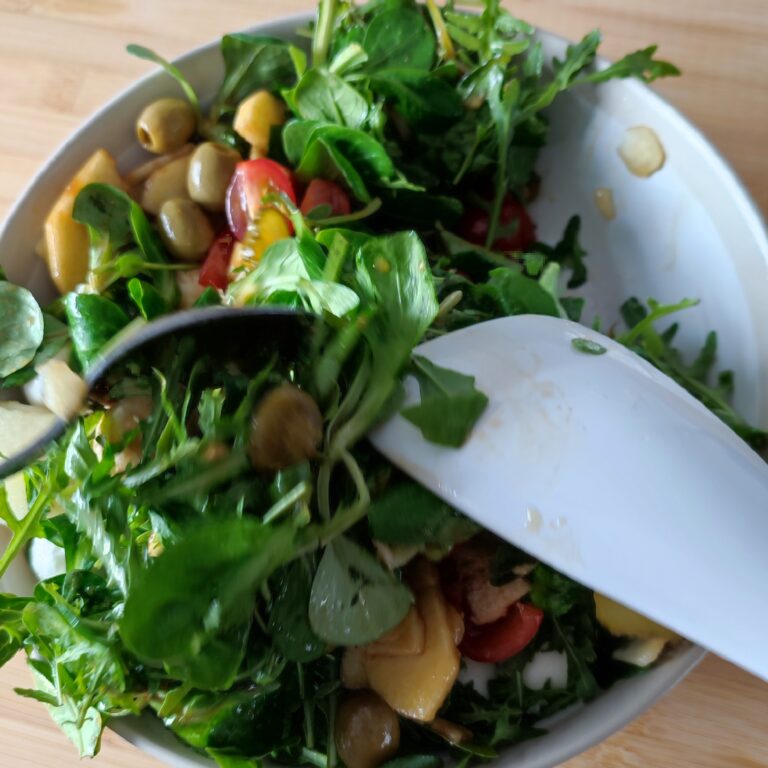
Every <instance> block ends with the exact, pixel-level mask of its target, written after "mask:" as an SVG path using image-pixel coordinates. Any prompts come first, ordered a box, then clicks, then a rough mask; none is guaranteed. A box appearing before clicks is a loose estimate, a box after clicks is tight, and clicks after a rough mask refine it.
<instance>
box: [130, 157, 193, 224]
mask: <svg viewBox="0 0 768 768" xmlns="http://www.w3.org/2000/svg"><path fill="white" fill-rule="evenodd" d="M189 159H190V155H185V156H184V157H179V158H177V159H176V160H171V162H170V163H167V164H166V165H164V166H162V167H161V168H158V169H157V170H156V171H154V172H153V173H152V174H151V175H150V176H149V178H148V179H147V180H146V181H145V182H144V185H143V186H142V188H141V200H140V202H141V207H142V208H143V209H144V210H145V211H146V212H147V213H151V214H152V215H153V216H157V214H158V213H160V208H162V206H163V203H165V202H166V201H168V200H173V199H174V198H183V197H188V194H187V172H188V170H189Z"/></svg>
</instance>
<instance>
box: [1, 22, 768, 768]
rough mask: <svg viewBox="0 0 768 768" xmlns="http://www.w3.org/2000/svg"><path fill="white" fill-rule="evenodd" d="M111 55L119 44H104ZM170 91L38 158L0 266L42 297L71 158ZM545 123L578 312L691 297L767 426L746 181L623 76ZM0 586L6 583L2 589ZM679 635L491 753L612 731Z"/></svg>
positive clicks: (681, 669) (275, 25)
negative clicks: (571, 226) (574, 258)
mask: <svg viewBox="0 0 768 768" xmlns="http://www.w3.org/2000/svg"><path fill="white" fill-rule="evenodd" d="M308 19H309V17H308V16H306V15H305V16H298V17H293V18H288V19H282V20H279V21H275V22H271V23H269V24H264V25H260V26H259V27H256V28H254V29H253V30H251V31H253V32H257V33H260V34H270V35H275V36H277V37H282V38H291V39H292V38H294V30H295V29H296V28H297V27H299V26H300V25H302V24H305V23H306V22H307V21H308ZM541 39H542V41H543V43H544V49H545V52H546V54H547V55H548V56H561V55H562V53H563V51H564V48H565V45H566V43H565V41H563V40H562V39H560V38H557V37H554V36H552V35H549V34H547V33H543V32H542V33H541ZM114 55H115V56H120V55H123V54H122V52H121V51H115V53H114ZM178 63H179V65H180V67H181V69H182V70H183V71H184V73H185V74H186V75H187V77H188V78H189V80H190V81H191V82H192V84H193V85H194V86H195V88H196V90H197V91H198V93H199V94H202V95H203V97H206V96H211V95H212V94H213V93H214V92H215V89H216V87H217V85H218V83H219V81H220V78H221V75H222V63H221V60H220V57H219V53H218V45H217V43H212V44H210V45H208V46H205V47H203V48H200V49H198V50H196V51H193V52H192V53H190V54H188V55H186V56H185V57H183V58H182V59H180V60H179V62H178ZM172 92H175V86H174V85H173V84H172V83H171V81H170V80H169V79H168V77H167V76H166V75H164V74H162V73H157V74H153V75H151V76H149V77H147V78H145V79H144V80H142V81H141V82H139V83H138V84H136V85H135V86H133V87H132V88H130V89H129V90H128V91H126V92H125V93H124V94H122V95H121V96H119V97H117V98H116V99H115V100H114V101H112V102H111V103H110V104H108V105H107V106H106V107H105V108H104V109H102V110H101V111H100V112H99V113H98V114H97V115H95V116H94V117H93V118H92V119H91V120H89V121H88V123H86V124H85V125H84V126H83V127H82V128H81V129H80V131H78V132H77V133H76V134H75V135H74V136H73V137H72V138H71V139H70V140H69V141H68V142H67V143H66V144H65V145H64V146H63V147H62V148H61V149H60V150H59V151H58V152H57V153H56V155H54V157H53V158H52V159H51V160H50V162H49V163H48V164H47V165H46V166H45V168H43V170H42V171H41V172H40V174H39V175H38V176H37V178H35V180H34V181H33V182H32V184H31V185H30V186H29V188H28V189H27V191H26V192H25V193H24V194H23V195H22V197H21V198H20V199H19V201H18V203H17V205H16V206H15V207H14V209H13V211H12V212H11V214H10V216H9V218H8V220H7V221H6V224H5V227H4V229H3V230H2V233H1V234H0V254H2V264H3V266H4V267H5V269H6V270H7V273H8V276H9V278H10V279H11V280H13V281H16V282H19V283H22V284H24V285H27V286H28V287H30V288H31V289H32V290H33V291H34V292H35V293H36V295H37V296H38V297H39V298H41V299H49V298H52V296H53V295H54V293H53V288H52V286H51V283H50V281H49V279H48V276H47V272H46V268H45V267H44V266H43V264H42V262H41V261H40V260H39V259H38V258H37V257H36V256H35V255H34V253H33V251H34V246H35V244H36V243H37V241H38V239H39V237H40V232H41V226H42V220H43V215H44V213H45V211H47V210H48V209H49V208H50V206H51V205H52V204H53V202H54V200H55V199H56V197H57V195H58V193H59V191H60V190H61V189H62V188H63V187H64V186H65V185H66V183H67V182H68V181H69V179H70V177H71V176H72V175H73V174H74V172H75V171H76V170H77V169H78V167H79V166H80V165H81V164H82V163H83V162H84V161H85V160H86V158H87V157H88V156H89V155H90V154H91V152H92V151H93V150H94V149H96V148H97V147H105V148H106V149H108V150H109V151H110V152H111V153H112V154H113V155H114V156H115V157H116V158H117V160H118V162H119V164H120V165H121V167H122V168H123V169H128V168H131V167H133V166H135V165H136V164H137V163H138V162H139V161H140V160H141V159H142V158H143V152H142V151H141V150H140V148H139V146H138V144H137V143H136V140H135V137H134V120H135V118H136V116H137V115H138V113H139V112H140V111H141V109H142V108H143V106H144V105H146V104H147V103H148V102H149V101H151V100H152V99H154V98H157V97H159V96H163V95H167V94H168V93H172ZM550 115H551V123H552V132H551V140H550V143H549V146H548V147H547V148H546V150H545V151H544V153H543V155H542V157H541V160H540V162H539V166H538V169H539V171H540V173H541V175H542V177H543V185H542V194H541V196H540V198H539V200H538V201H537V202H536V204H535V205H534V206H533V211H532V212H533V215H534V217H535V219H536V221H537V222H538V224H539V234H540V236H541V238H542V239H543V240H545V241H554V240H556V239H557V238H558V237H559V235H560V234H561V232H562V230H563V227H564V225H565V222H566V221H567V219H568V217H569V216H571V215H572V214H574V213H578V214H579V215H580V216H581V217H582V242H583V244H584V245H585V247H586V249H587V250H588V252H589V254H590V255H589V259H588V264H589V268H590V275H591V278H590V281H589V282H588V283H587V286H586V290H585V291H584V295H586V296H587V297H588V300H589V301H588V305H587V308H586V312H585V317H586V318H591V317H592V316H593V315H594V313H598V314H599V315H600V316H601V317H602V318H603V320H604V322H605V323H606V325H610V323H611V322H613V321H614V320H617V319H618V307H619V305H620V303H621V302H622V301H623V300H624V299H625V298H627V297H629V296H631V295H637V296H638V297H640V298H641V299H646V298H648V297H654V298H657V299H659V300H662V301H671V300H676V299H680V298H682V297H698V298H701V299H702V303H701V305H700V306H699V307H697V308H695V309H693V310H689V311H688V312H686V314H685V317H684V318H682V320H683V323H682V333H681V334H680V339H679V341H680V345H681V347H682V348H683V350H684V351H686V352H688V353H690V354H693V353H695V352H696V351H697V345H698V344H700V343H701V341H702V340H703V337H704V334H705V333H706V332H707V331H709V330H710V329H712V328H714V329H716V330H717V331H718V333H719V336H720V341H721V350H720V355H719V364H720V366H721V367H727V368H732V369H733V370H734V371H736V373H737V393H736V405H737V407H738V408H739V409H740V411H741V412H742V413H744V415H745V416H747V417H748V418H750V419H752V420H753V421H756V422H758V423H760V424H763V425H768V387H766V383H768V302H766V301H765V295H766V290H768V239H767V238H766V232H765V228H764V226H763V224H762V222H761V219H760V216H759V214H758V212H757V209H756V208H755V206H754V204H753V203H752V201H751V200H750V198H749V196H748V195H747V193H746V192H745V190H744V188H743V187H742V186H741V184H740V183H739V181H738V179H737V178H736V177H735V176H734V174H733V172H732V171H731V170H730V169H729V168H728V166H727V165H726V163H725V162H724V161H723V160H722V158H720V156H719V155H718V154H717V152H716V151H715V150H714V149H713V148H712V147H711V145H709V144H708V143H707V141H706V140H705V139H704V138H703V136H702V135H701V134H700V133H699V132H698V131H697V130H696V129H695V128H693V127H692V126H691V125H690V124H689V123H688V122H686V120H685V119H684V118H683V117H682V116H680V115H679V114H678V113H677V112H676V111H675V110H674V109H672V108H671V107H670V106H669V105H668V104H666V103H665V102H664V101H663V100H662V99H660V98H659V97H658V96H656V95H655V94H654V93H653V92H652V91H650V90H649V89H648V88H646V87H645V86H643V85H642V84H639V83H637V82H634V81H620V82H611V83H609V84H607V85H603V86H600V87H599V88H592V87H582V88H580V89H578V90H577V91H574V92H573V93H569V94H567V95H565V96H563V97H561V99H560V100H559V101H558V102H557V104H556V106H555V108H554V109H553V110H552V111H551V113H550ZM635 125H647V126H650V127H652V128H653V129H654V130H655V131H656V133H657V134H658V136H659V137H660V139H661V141H662V143H663V145H664V147H665V148H666V151H667V156H668V160H667V163H666V165H665V167H664V168H663V170H661V171H660V172H658V173H657V174H655V175H654V176H653V177H652V178H650V179H642V180H641V179H638V178H636V177H634V176H632V175H631V174H630V173H629V172H628V171H627V169H626V168H625V167H624V165H623V163H622V161H621V160H620V159H619V156H618V154H617V151H616V148H617V146H618V145H619V143H620V140H621V137H622V135H623V132H624V131H625V129H626V128H628V127H631V126H635ZM598 187H610V188H611V189H612V190H613V194H614V198H615V200H616V206H617V209H618V215H617V217H616V218H615V219H614V220H613V221H606V220H605V219H603V218H602V216H601V215H600V214H599V213H598V211H597V209H596V207H595V204H594V202H593V193H594V190H595V189H596V188H598ZM9 575H10V577H11V580H12V581H14V582H15V583H16V584H17V585H19V586H21V587H23V586H24V585H25V584H26V585H29V583H30V580H31V575H30V574H29V571H28V569H26V564H24V563H18V564H17V566H16V570H15V572H14V573H13V574H9ZM10 586H11V584H8V585H7V586H6V588H8V587H10ZM703 655H704V652H703V651H702V650H701V649H699V648H696V647H692V646H688V645H683V646H681V647H680V648H678V649H677V650H676V651H675V652H673V653H671V654H670V655H669V657H668V658H666V660H665V661H664V663H662V664H660V665H659V666H658V667H657V668H655V669H653V670H651V671H650V672H648V673H647V674H645V675H641V676H637V677H634V678H631V679H628V680H625V681H623V682H621V683H619V684H617V685H616V686H614V687H613V688H612V689H611V690H609V691H607V692H605V693H603V694H602V695H601V696H600V697H599V698H598V699H597V700H595V701H594V702H592V703H590V704H589V705H587V706H584V707H581V708H578V709H574V710H571V711H569V712H567V713H564V714H561V715H560V716H559V717H558V718H557V719H556V722H554V723H553V724H552V728H551V731H550V733H549V734H548V735H546V736H543V737H541V738H539V739H536V740H533V741H528V742H524V743H523V744H520V745H519V746H516V747H513V748H511V749H509V750H506V751H505V752H504V753H503V754H502V756H501V758H500V763H502V764H504V765H509V766H514V767H515V768H549V767H550V766H554V765H557V764H559V763H561V762H562V761H564V760H567V759H568V758H569V757H572V756H573V755H575V754H577V753H579V752H581V751H583V750H584V749H587V748H588V747H589V746H591V745H593V744H595V743H596V742H598V741H600V740H601V739H604V738H606V737H607V736H608V735H609V734H611V733H613V732H614V731H616V730H618V729H619V728H621V727H622V726H624V725H625V724H626V723H628V722H629V721H630V720H632V719H633V718H634V717H636V716H637V715H639V714H640V713H641V712H642V711H643V710H645V709H647V708H648V707H649V706H650V705H651V704H652V703H653V702H654V701H656V699H658V698H659V697H660V696H661V695H662V694H664V693H665V692H666V691H668V690H669V689H670V688H672V687H673V686H674V685H675V684H676V683H677V682H678V681H679V680H680V679H681V678H682V677H683V676H684V675H686V674H687V673H688V672H689V671H690V670H691V669H692V668H693V667H694V666H695V665H696V664H697V663H698V662H699V661H700V660H701V658H702V657H703ZM112 727H113V728H114V730H116V731H117V732H118V733H120V734H122V735H123V736H124V737H125V738H127V739H128V740H130V741H132V742H133V743H134V744H136V745H137V746H139V747H141V748H142V749H144V750H145V751H147V752H149V753H151V754H152V755H154V756H155V757H157V758H159V759H160V760H163V761H165V762H166V763H167V764H168V765H172V766H178V767H179V768H188V767H189V766H212V765H213V763H211V762H210V761H208V760H206V759H204V758H201V757H199V756H197V755H196V754H195V753H194V752H192V751H191V750H190V749H188V748H186V747H184V746H183V745H181V744H180V743H179V742H178V741H177V740H176V739H175V738H174V737H173V736H172V735H171V734H170V732H168V731H166V730H165V728H164V727H163V726H162V725H161V724H160V723H159V721H157V720H156V719H154V718H153V717H151V716H145V717H142V718H138V719H125V720H115V721H113V724H112Z"/></svg>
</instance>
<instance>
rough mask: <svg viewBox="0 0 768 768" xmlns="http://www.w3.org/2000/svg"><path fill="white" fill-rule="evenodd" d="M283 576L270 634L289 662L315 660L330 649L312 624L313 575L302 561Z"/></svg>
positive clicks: (271, 615)
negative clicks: (310, 617)
mask: <svg viewBox="0 0 768 768" xmlns="http://www.w3.org/2000/svg"><path fill="white" fill-rule="evenodd" d="M281 575H282V578H281V580H280V591H279V592H278V594H277V596H276V597H275V602H274V605H273V606H272V611H271V613H270V615H269V631H270V634H271V635H272V638H273V642H274V644H275V647H276V648H277V649H278V650H279V651H280V653H282V654H283V656H285V658H286V659H288V661H300V662H308V661H313V660H314V659H317V658H319V657H320V656H322V655H323V654H324V653H325V652H326V644H325V643H324V642H323V641H322V640H321V639H320V638H319V637H318V636H317V635H316V634H315V632H314V631H313V629H312V627H311V625H310V623H309V595H310V591H311V589H312V575H311V573H310V571H309V568H308V567H307V564H306V563H304V562H302V561H300V560H299V561H296V562H295V563H292V564H291V565H290V566H289V567H288V570H287V571H286V572H284V573H282V574H281Z"/></svg>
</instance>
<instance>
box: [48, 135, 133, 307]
mask: <svg viewBox="0 0 768 768" xmlns="http://www.w3.org/2000/svg"><path fill="white" fill-rule="evenodd" d="M94 183H101V184H112V185H114V186H116V187H119V188H120V189H125V184H124V183H123V180H122V178H121V177H120V174H119V173H118V170H117V165H116V164H115V161H114V160H113V159H112V156H111V155H110V154H109V152H107V151H106V150H105V149H97V150H96V152H94V154H93V155H91V157H90V158H89V159H88V161H87V162H86V163H85V165H83V167H82V168H80V170H79V171H78V172H77V173H76V174H75V175H74V177H73V178H72V181H70V182H69V184H68V185H67V188H66V189H65V190H64V192H62V194H61V196H60V197H59V199H58V200H57V201H56V204H55V205H54V206H53V208H52V209H51V212H50V213H49V214H48V218H47V219H46V221H45V229H44V239H45V247H44V248H43V253H44V256H45V260H46V261H47V263H48V271H49V272H50V273H51V279H52V280H53V282H54V283H55V285H56V287H57V288H58V289H59V291H60V293H67V292H69V291H71V290H73V289H74V288H75V286H77V285H79V284H80V283H82V282H83V281H84V280H85V278H86V276H87V274H88V246H89V244H90V243H89V239H88V230H87V229H86V228H85V227H84V226H83V225H82V224H78V223H77V222H76V221H75V220H74V219H73V218H72V209H73V208H74V205H75V198H76V197H77V195H78V193H79V192H80V190H81V189H82V188H83V187H85V186H87V185H88V184H94Z"/></svg>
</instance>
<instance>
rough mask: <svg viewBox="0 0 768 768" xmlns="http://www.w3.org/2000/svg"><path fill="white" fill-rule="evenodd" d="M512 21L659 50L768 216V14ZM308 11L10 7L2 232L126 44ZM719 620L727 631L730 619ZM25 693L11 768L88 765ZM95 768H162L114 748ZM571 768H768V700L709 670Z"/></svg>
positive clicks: (223, 6)
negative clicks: (596, 31) (595, 33)
mask: <svg viewBox="0 0 768 768" xmlns="http://www.w3.org/2000/svg"><path fill="white" fill-rule="evenodd" d="M508 5H509V7H510V8H512V9H513V11H514V12H516V13H517V14H518V15H520V16H521V17H523V18H525V19H527V20H529V21H532V22H534V23H536V24H538V25H540V26H543V27H545V28H548V29H550V30H552V31H554V32H557V33H559V34H561V35H564V36H566V37H570V38H573V37H576V36H580V35H582V34H583V33H585V32H586V31H588V30H589V29H591V28H593V27H595V26H599V27H601V29H602V30H603V32H604V34H605V45H604V49H603V50H604V51H605V53H606V54H607V55H608V56H609V57H615V56H617V55H619V54H621V53H624V52H626V51H629V50H633V49H636V48H639V47H641V46H645V45H647V44H649V43H651V42H656V43H659V44H660V46H661V51H662V53H663V54H664V57H665V58H668V59H670V60H672V61H674V62H675V63H677V64H678V65H679V66H680V67H681V68H682V69H683V70H684V72H685V76H684V77H683V78H682V79H679V80H673V81H669V82H664V83H661V84H660V85H659V86H658V90H659V91H660V92H662V93H663V94H664V95H665V96H666V97H667V98H668V99H670V100H671V101H672V103H673V104H675V105H676V106H678V107H679V108H680V109H681V110H682V111H683V112H684V113H685V114H686V115H687V116H688V117H689V118H691V119H692V120H693V121H694V122H695V123H696V124H697V125H698V126H699V127H700V128H702V129H703V130H704V132H705V133H706V134H707V135H708V136H709V138H710V139H711V140H712V141H713V142H714V143H715V145H716V146H717V147H718V148H719V149H720V150H721V151H722V152H723V154H724V155H725V157H726V158H727V159H728V160H729V161H730V162H731V163H732V164H733V166H734V167H735V168H736V170H737V172H738V173H739V174H740V175H741V177H742V178H743V179H744V181H745V182H746V184H747V187H748V188H749V189H750V191H751V193H752V194H753V195H754V197H755V199H756V200H757V201H758V204H759V205H760V207H761V208H762V210H763V212H764V213H768V150H766V148H765V142H766V140H767V139H768V84H766V80H767V79H768V0H517V2H514V3H509V2H508ZM311 7H312V6H311V5H310V0H282V1H281V2H280V3H270V2H267V0H216V2H214V1H213V0H0V104H2V109H0V218H2V217H3V216H4V215H5V212H6V211H7V209H8V206H10V204H11V203H12V202H13V200H14V199H15V198H16V197H17V195H18V194H19V193H20V192H21V190H22V189H23V188H24V187H25V185H26V184H27V182H28V180H29V179H30V178H31V176H32V175H33V174H34V173H35V171H36V170H37V169H38V168H39V166H40V165H41V164H42V163H43V161H44V160H45V158H46V157H47V156H48V155H50V154H51V153H52V152H53V151H54V150H55V149H56V147H57V146H58V145H59V144H60V143H61V142H62V141H63V140H64V139H65V138H66V137H67V136H68V135H69V134H70V133H72V132H73V131H74V130H75V129H76V128H77V127H78V126H79V125H80V123H81V122H82V121H83V119H84V118H85V117H86V116H88V115H89V114H91V113H92V112H93V111H94V110H96V109H97V108H98V107H99V106H100V105H102V104H103V103H104V102H105V101H107V100H108V99H110V98H111V97H112V96H113V95H114V94H115V93H117V92H118V91H120V90H121V89H122V88H124V87H125V86H126V85H128V84H129V83H130V82H131V81H132V80H134V79H135V78H136V77H138V76H140V75H141V74H142V73H144V72H145V71H146V69H147V65H146V64H145V63H144V62H140V61H137V60H136V59H132V58H131V57H129V56H127V55H126V54H125V53H124V48H125V45H126V44H127V43H129V42H140V43H142V44H144V45H147V46H149V47H152V48H154V49H155V50H157V51H159V52H162V53H163V54H164V55H166V56H168V57H169V58H172V57H174V56H177V55H179V54H181V53H182V52H184V51H186V50H188V49H190V48H193V47H195V46H197V45H200V44H201V43H204V42H207V41H209V40H211V39H213V38H215V37H218V36H220V35H221V34H222V33H224V32H227V31H232V30H237V29H240V28H243V27H246V26H248V25H250V24H253V23H255V22H258V21H261V20H266V19H268V18H270V17H274V16H276V15H278V14H288V13H296V12H299V11H302V10H306V9H308V8H311ZM44 214H45V211H40V215H41V217H42V216H43V215H44ZM767 544H768V543H767ZM712 609H713V610H714V611H719V612H722V614H723V619H724V620H728V607H727V606H713V607H712ZM767 642H768V640H767ZM28 684H29V679H28V674H27V671H26V669H25V667H24V664H23V661H22V660H21V659H20V658H17V659H15V660H14V661H13V662H11V663H10V664H9V665H8V666H7V667H6V668H5V669H3V670H2V671H0V768H32V766H35V767H39V768H69V767H70V766H73V767H74V766H76V765H80V763H79V760H78V758H77V756H76V754H75V753H74V751H73V749H72V747H71V746H70V745H69V743H68V742H67V741H66V739H65V738H64V737H63V736H62V735H61V734H60V733H59V732H58V730H57V729H56V727H55V726H54V725H53V724H52V723H51V722H50V721H49V720H48V716H47V713H46V712H45V710H44V708H43V707H42V705H39V704H37V703H34V702H30V701H29V700H26V699H20V698H18V697H16V696H15V694H14V693H13V690H12V689H13V687H14V686H27V685H28ZM97 765H99V766H102V768H129V767H130V768H151V767H154V768H159V765H160V764H159V763H158V762H157V761H155V760H152V759H150V758H148V757H146V756H144V755H143V754H141V753H140V752H139V751H138V750H136V749H135V748H134V747H132V746H130V745H129V744H127V743H125V742H123V741H122V740H121V739H120V738H118V737H117V736H115V735H114V734H112V733H107V734H106V735H105V738H104V744H103V748H102V752H101V755H100V757H99V758H98V761H97ZM566 765H567V768H762V767H768V684H766V683H762V682H760V681H758V680H756V679H754V678H751V677H750V676H748V675H747V674H745V673H743V672H740V671H739V670H737V669H736V668H734V667H732V666H731V665H729V664H726V663H725V662H723V661H721V660H719V659H716V658H713V657H709V658H708V659H707V660H706V661H705V662H704V663H703V664H702V665H701V666H700V667H699V668H698V669H697V670H696V671H695V672H694V673H693V674H692V675H690V677H688V679H687V680H686V681H685V682H683V683H682V684H681V685H680V686H678V687H677V688H676V689H675V690H674V691H673V692H672V693H670V694H669V695H668V696H667V697H666V698H665V699H664V700H663V701H662V702H661V703H659V704H658V705H657V706H656V707H654V708H653V709H652V710H650V711H649V712H648V713H647V714H645V715H644V716H642V717H640V718H639V719H638V720H636V721H635V722H634V723H632V724H631V725H630V726H629V727H627V728H626V729H625V730H624V731H622V732H621V733H618V734H616V735H615V736H614V737H612V738H610V739H608V740H607V741H606V742H604V743H603V744H601V745H599V746H598V747H596V748H594V749H592V750H590V751H589V752H587V753H585V754H584V755H582V756H580V757H578V758H576V759H574V760H571V761H569V762H568V763H567V764H566Z"/></svg>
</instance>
